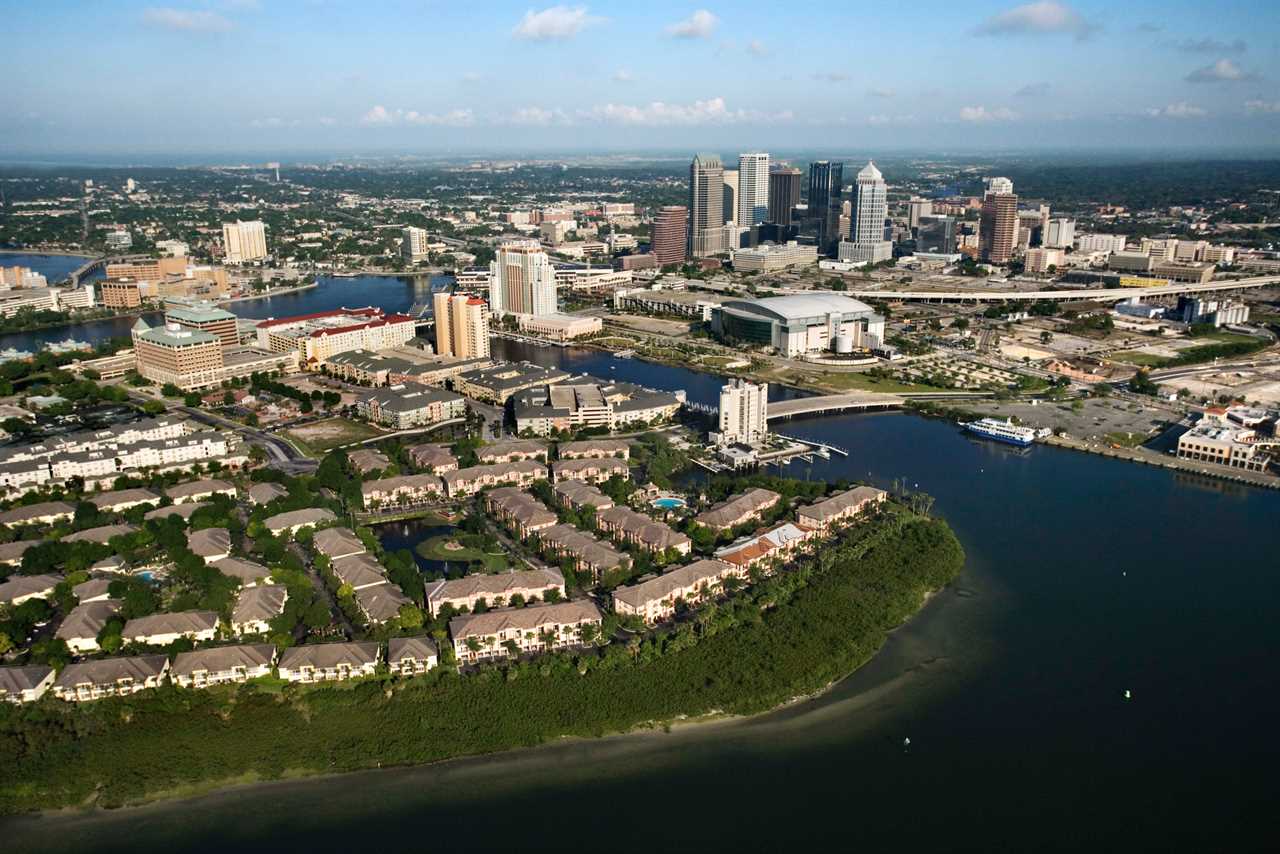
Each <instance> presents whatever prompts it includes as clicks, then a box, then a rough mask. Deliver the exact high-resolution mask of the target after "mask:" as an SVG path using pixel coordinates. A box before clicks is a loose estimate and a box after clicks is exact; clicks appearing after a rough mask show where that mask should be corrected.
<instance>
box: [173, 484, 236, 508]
mask: <svg viewBox="0 0 1280 854" xmlns="http://www.w3.org/2000/svg"><path fill="white" fill-rule="evenodd" d="M165 494H166V495H168V496H169V498H170V499H171V500H172V501H173V503H174V504H186V503H188V502H193V501H205V500H207V499H210V498H213V497H214V496H215V495H225V496H227V497H228V498H235V497H236V487H235V484H233V483H231V482H230V481H226V480H218V479H216V478H211V479H208V480H193V481H190V482H188V483H178V484H174V485H173V486H171V487H169V488H168V489H166V490H165Z"/></svg>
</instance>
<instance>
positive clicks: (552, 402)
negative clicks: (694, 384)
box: [513, 376, 685, 436]
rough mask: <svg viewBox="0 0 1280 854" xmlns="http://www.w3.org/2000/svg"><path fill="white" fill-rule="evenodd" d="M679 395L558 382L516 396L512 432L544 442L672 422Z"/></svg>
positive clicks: (589, 380) (594, 382)
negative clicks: (558, 435) (580, 432)
mask: <svg viewBox="0 0 1280 854" xmlns="http://www.w3.org/2000/svg"><path fill="white" fill-rule="evenodd" d="M684 400H685V392H684V390H683V389H681V390H679V391H675V392H667V391H658V390H656V389H650V388H644V387H643V386H638V385H633V384H631V383H624V382H614V381H608V380H602V379H597V378H595V377H591V376H581V377H576V378H574V379H572V380H568V379H563V380H560V381H558V382H556V383H554V384H541V385H537V386H533V387H531V388H528V389H525V390H522V391H520V392H519V393H518V394H517V395H516V396H515V403H514V404H513V409H514V412H515V419H516V430H517V431H518V432H520V433H525V432H526V431H527V432H529V433H533V434H534V435H537V436H549V435H551V432H552V431H553V430H561V431H569V430H575V429H578V428H586V427H607V428H609V429H610V430H615V429H619V428H622V427H625V426H629V425H636V424H648V423H653V422H656V421H664V420H666V419H668V418H671V417H673V416H674V415H675V414H676V413H677V412H679V411H680V407H681V406H682V405H683V404H684Z"/></svg>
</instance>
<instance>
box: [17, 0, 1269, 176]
mask: <svg viewBox="0 0 1280 854" xmlns="http://www.w3.org/2000/svg"><path fill="white" fill-rule="evenodd" d="M0 2H2V3H3V12H2V15H3V17H2V18H0V20H3V21H4V23H5V30H6V37H5V39H4V45H5V49H4V50H3V51H0V70H2V75H3V79H4V81H5V84H6V85H4V86H3V87H0V115H3V116H4V117H5V118H4V126H5V133H4V134H0V153H3V154H8V155H14V154H30V153H38V152H62V151H66V152H78V151H83V152H94V151H100V152H104V153H105V152H116V153H119V152H137V153H139V154H147V153H156V152H169V153H180V152H188V151H189V152H204V151H227V152H234V151H246V152H248V151H254V152H260V151H269V150H272V149H280V150H287V151H324V152H353V153H354V152H361V151H369V152H373V151H397V150H401V151H405V152H415V153H416V152H436V151H445V152H471V151H476V152H481V151H491V150H492V151H499V150H508V151H520V150H527V151H536V150H548V149H558V150H592V149H595V150H602V151H614V150H678V149H686V148H688V149H696V148H702V147H717V146H724V147H728V148H735V147H738V148H742V149H744V150H745V149H748V148H756V147H769V148H774V149H787V150H798V149H814V148H824V147H832V146H838V147H842V148H849V147H851V146H853V147H857V148H859V149H871V150H876V149H880V150H894V149H934V150H961V149H967V148H983V147H1002V148H1022V149H1026V148H1068V147H1082V146H1088V147H1097V146H1101V147H1106V146H1127V147H1134V146H1137V147H1142V146H1150V147H1152V148H1166V147H1170V146H1181V145H1185V146H1221V147H1241V148H1243V147H1257V146H1274V145H1276V144H1277V140H1280V136H1277V131H1280V3H1277V2H1275V0H1271V2H1259V0H1237V2H1232V0H1226V2H1216V3H1214V2H1203V0H1200V2H1190V0H1173V2H1161V3H1155V2H1142V0H1138V2H1128V3H1123V4H1120V3H1115V2H1093V0H1078V2H1069V3H1068V2H1055V0H1038V2H1032V3H1025V4H1019V3H1016V2H1008V0H970V1H969V2H966V3H956V2H934V0H914V2H910V3H903V4H896V3H888V2H884V0H880V2H875V3H870V2H843V3H828V2H810V0H793V2H791V3H786V4H783V3H778V2H776V0H774V2H735V3H728V2H716V0H703V2H700V3H694V4H688V3H671V2H665V0H655V2H649V3H627V4H616V3H609V4H606V3H599V2H597V3H585V4H578V3H568V4H563V5H552V4H547V3H533V4H530V3H527V2H521V3H511V2H502V1H501V0H474V2H471V3H458V2H436V1H435V0H364V2H356V0H153V2H122V1H119V2H106V0H103V1H102V2H71V0H43V2H38V3H35V2H25V1H24V0H0Z"/></svg>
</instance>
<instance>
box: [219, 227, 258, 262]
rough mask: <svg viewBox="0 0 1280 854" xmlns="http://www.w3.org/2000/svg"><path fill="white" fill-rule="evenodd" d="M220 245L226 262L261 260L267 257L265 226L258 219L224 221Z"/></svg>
mask: <svg viewBox="0 0 1280 854" xmlns="http://www.w3.org/2000/svg"><path fill="white" fill-rule="evenodd" d="M222 246H223V255H224V257H225V259H226V261H227V263H228V264H244V263H246V262H249V261H261V260H262V259H263V258H266V257H267V231H266V226H264V225H263V224H262V222H261V221H259V220H252V221H250V222H240V221H239V220H237V221H235V222H224V223H223V224H222Z"/></svg>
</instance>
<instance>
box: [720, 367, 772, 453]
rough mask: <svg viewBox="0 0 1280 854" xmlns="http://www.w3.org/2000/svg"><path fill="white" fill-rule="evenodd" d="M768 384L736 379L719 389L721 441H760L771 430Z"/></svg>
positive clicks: (724, 442)
mask: <svg viewBox="0 0 1280 854" xmlns="http://www.w3.org/2000/svg"><path fill="white" fill-rule="evenodd" d="M768 414H769V384H768V383H760V384H759V385H757V384H755V383H749V382H747V381H746V380H742V379H736V380H734V381H733V382H731V383H729V384H728V385H726V386H724V387H722V388H721V389H720V440H719V441H720V444H722V445H730V444H733V443H734V442H747V443H750V442H758V441H759V440H761V439H763V438H764V437H765V436H766V435H767V434H768V432H769V422H768Z"/></svg>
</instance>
